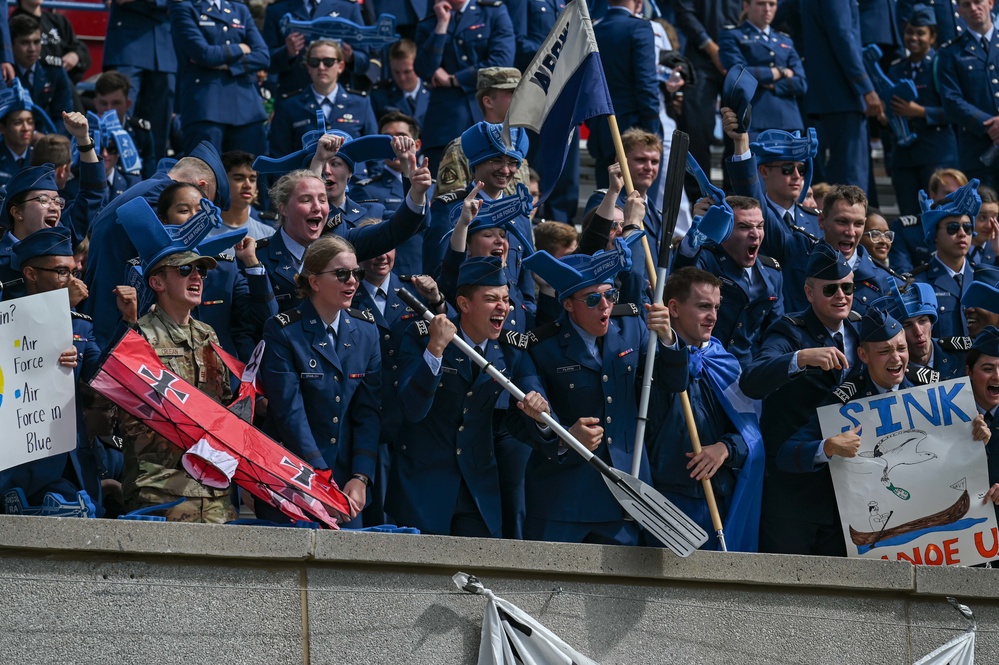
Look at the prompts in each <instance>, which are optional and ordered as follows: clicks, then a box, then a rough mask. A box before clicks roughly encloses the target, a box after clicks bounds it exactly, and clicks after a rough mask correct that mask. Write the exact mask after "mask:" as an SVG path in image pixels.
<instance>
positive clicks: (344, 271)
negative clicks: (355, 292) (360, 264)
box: [316, 268, 364, 284]
mask: <svg viewBox="0 0 999 665" xmlns="http://www.w3.org/2000/svg"><path fill="white" fill-rule="evenodd" d="M316 274H317V275H326V274H332V275H333V276H334V277H336V278H337V279H338V280H340V281H341V282H343V283H344V284H346V283H347V282H349V281H350V278H351V277H353V278H354V279H356V280H357V281H358V282H362V281H364V268H354V269H353V270H351V269H349V268H337V269H336V270H324V271H323V272H317V273H316Z"/></svg>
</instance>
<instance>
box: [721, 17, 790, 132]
mask: <svg viewBox="0 0 999 665" xmlns="http://www.w3.org/2000/svg"><path fill="white" fill-rule="evenodd" d="M744 4H745V6H746V11H747V14H746V20H745V21H743V23H742V25H740V26H739V27H738V28H733V29H731V30H725V31H723V32H722V33H721V35H720V36H719V38H718V57H719V59H720V60H721V63H722V65H723V66H724V67H725V69H732V67H734V66H736V65H743V66H744V67H746V69H747V71H748V72H749V73H750V74H752V75H753V77H754V78H755V79H756V80H757V81H759V83H760V87H759V88H758V90H757V95H756V96H755V97H754V98H753V115H752V119H751V121H750V125H749V134H750V138H751V139H754V140H755V139H756V136H757V134H759V133H760V132H761V131H763V130H764V129H783V130H784V131H787V132H794V131H796V130H802V129H804V127H803V125H802V118H801V111H800V110H799V108H798V101H799V100H800V99H801V98H802V97H804V96H805V91H806V90H807V89H808V83H807V81H806V80H805V68H804V65H802V62H801V57H800V56H799V55H798V52H797V51H796V50H795V48H794V42H793V41H791V38H790V37H788V36H787V35H785V34H784V33H782V32H777V31H776V30H774V29H773V28H772V27H771V26H770V23H771V22H772V21H773V17H774V14H775V13H776V6H775V5H774V4H773V2H772V0H750V1H749V2H747V3H744Z"/></svg>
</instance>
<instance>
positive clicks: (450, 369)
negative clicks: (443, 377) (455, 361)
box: [441, 367, 458, 374]
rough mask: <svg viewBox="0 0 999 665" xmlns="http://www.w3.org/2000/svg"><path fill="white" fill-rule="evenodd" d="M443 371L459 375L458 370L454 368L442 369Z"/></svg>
mask: <svg viewBox="0 0 999 665" xmlns="http://www.w3.org/2000/svg"><path fill="white" fill-rule="evenodd" d="M441 371H442V372H444V373H445V374H457V373H458V370H456V369H455V368H454V367H441Z"/></svg>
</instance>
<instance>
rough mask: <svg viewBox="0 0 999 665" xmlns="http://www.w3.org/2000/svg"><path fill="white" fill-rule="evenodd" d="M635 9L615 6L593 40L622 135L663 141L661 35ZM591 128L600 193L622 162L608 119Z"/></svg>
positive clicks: (625, 1)
mask: <svg viewBox="0 0 999 665" xmlns="http://www.w3.org/2000/svg"><path fill="white" fill-rule="evenodd" d="M631 4H632V3H631V2H629V0H613V1H612V2H610V3H609V5H610V6H609V8H608V10H607V15H606V16H604V18H603V19H601V20H600V21H599V22H598V23H597V24H596V25H595V26H594V27H593V34H594V36H596V38H597V44H598V45H599V46H600V50H601V52H602V53H603V57H602V58H601V60H600V62H601V63H602V64H603V67H604V75H605V76H606V77H607V87H608V90H609V91H610V95H611V100H612V101H613V102H614V111H615V113H616V117H617V123H618V127H620V129H621V131H622V132H624V131H626V130H627V129H629V128H631V127H638V128H640V129H643V130H645V131H646V132H648V133H650V134H652V135H654V136H656V137H657V138H659V139H660V141H661V140H662V133H663V128H662V124H661V123H660V121H659V78H658V74H657V72H656V64H657V63H656V62H655V60H654V59H653V58H654V53H655V35H654V34H653V32H652V26H650V25H649V24H648V22H647V21H646V20H645V19H642V18H639V17H637V16H634V15H633V14H632V12H631ZM699 82H700V83H703V80H702V81H699ZM587 125H588V126H589V128H590V138H589V139H588V140H587V143H586V145H587V148H588V149H589V151H590V154H591V155H593V159H595V160H596V179H597V187H606V186H607V184H608V181H607V167H608V166H610V165H611V164H613V163H614V162H616V161H618V160H617V154H616V153H615V151H614V142H613V140H612V138H611V131H610V127H609V125H608V124H607V119H606V118H604V117H597V118H593V119H591V120H589V121H588V122H587ZM661 151H662V148H660V155H661V154H662V152H661ZM705 163H707V162H705ZM650 240H651V238H650Z"/></svg>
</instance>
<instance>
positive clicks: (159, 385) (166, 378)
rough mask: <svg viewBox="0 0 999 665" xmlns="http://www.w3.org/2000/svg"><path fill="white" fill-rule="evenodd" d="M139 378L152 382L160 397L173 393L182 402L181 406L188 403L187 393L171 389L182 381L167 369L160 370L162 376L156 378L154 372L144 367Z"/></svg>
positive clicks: (140, 370) (141, 368)
mask: <svg viewBox="0 0 999 665" xmlns="http://www.w3.org/2000/svg"><path fill="white" fill-rule="evenodd" d="M139 376H142V377H144V378H146V379H148V380H149V381H150V382H151V383H150V384H149V385H151V386H152V387H153V390H154V391H155V392H156V394H157V395H159V396H160V397H166V396H167V392H172V393H173V394H174V397H176V398H177V399H179V400H180V402H181V404H183V403H184V402H186V401H187V398H188V397H189V395H188V394H187V393H185V392H181V391H179V390H177V389H176V388H171V387H170V386H171V385H172V384H173V383H174V382H175V381H179V380H180V379H178V378H177V377H176V376H174V375H173V374H171V373H170V372H168V371H166V370H165V369H163V370H160V375H159V376H156V375H155V374H153V372H152V370H150V369H149V368H148V367H146V366H145V365H143V366H142V367H140V368H139Z"/></svg>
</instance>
